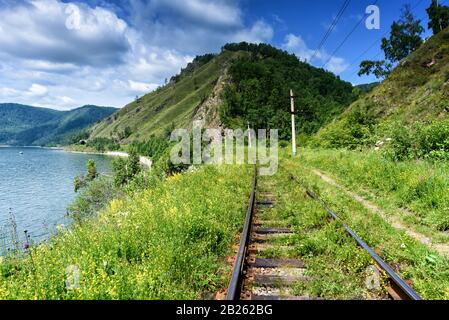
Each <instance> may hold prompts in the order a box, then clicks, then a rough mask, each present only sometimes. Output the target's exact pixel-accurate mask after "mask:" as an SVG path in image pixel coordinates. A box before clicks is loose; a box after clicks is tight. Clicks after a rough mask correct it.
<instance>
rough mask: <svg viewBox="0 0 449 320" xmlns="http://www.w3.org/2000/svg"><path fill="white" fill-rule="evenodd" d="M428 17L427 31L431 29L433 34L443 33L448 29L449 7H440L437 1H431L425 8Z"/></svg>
mask: <svg viewBox="0 0 449 320" xmlns="http://www.w3.org/2000/svg"><path fill="white" fill-rule="evenodd" d="M427 14H428V15H429V24H428V27H429V29H432V31H433V34H437V33H438V32H441V31H443V30H444V29H446V28H447V27H449V7H448V6H442V5H440V4H439V3H438V0H432V4H431V5H430V7H429V8H427Z"/></svg>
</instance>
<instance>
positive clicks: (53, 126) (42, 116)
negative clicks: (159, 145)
mask: <svg viewBox="0 0 449 320" xmlns="http://www.w3.org/2000/svg"><path fill="white" fill-rule="evenodd" d="M115 111H117V109H115V108H110V107H98V106H92V105H87V106H84V107H81V108H77V109H73V110H70V111H57V110H53V109H46V108H37V107H32V106H27V105H21V104H14V103H3V104H0V144H10V145H42V146H43V145H57V144H66V143H70V141H69V139H70V136H71V135H72V134H75V133H77V132H79V131H80V130H83V129H85V128H87V127H89V126H91V125H92V124H94V123H95V122H97V121H99V120H102V119H103V118H105V117H107V116H109V115H110V114H112V113H114V112H115Z"/></svg>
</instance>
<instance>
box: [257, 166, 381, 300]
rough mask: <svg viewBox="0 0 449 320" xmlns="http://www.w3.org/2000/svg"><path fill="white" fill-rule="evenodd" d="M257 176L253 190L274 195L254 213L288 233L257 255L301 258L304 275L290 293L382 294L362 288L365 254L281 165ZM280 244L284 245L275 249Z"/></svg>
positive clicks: (370, 296)
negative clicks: (289, 230) (272, 203)
mask: <svg viewBox="0 0 449 320" xmlns="http://www.w3.org/2000/svg"><path fill="white" fill-rule="evenodd" d="M302 176H303V174H302ZM259 180H260V182H259V186H258V192H269V193H273V194H275V197H276V206H275V207H274V208H273V209H263V210H259V211H258V214H257V218H258V219H259V220H263V221H279V222H280V223H282V225H279V224H278V225H276V227H291V228H292V229H293V231H294V234H292V235H286V236H279V237H273V238H271V239H270V240H269V241H268V242H267V243H266V245H272V246H273V249H269V250H264V251H263V252H261V253H258V255H261V257H265V258H289V259H300V260H302V261H304V264H305V267H306V270H305V276H306V277H308V278H309V279H308V280H305V281H300V282H298V283H297V284H295V285H294V287H293V288H292V293H293V294H294V295H296V296H305V297H310V298H323V299H342V300H351V299H380V298H382V297H383V296H385V292H384V290H383V288H377V289H376V290H373V291H369V290H368V289H367V288H366V285H365V281H366V279H367V277H368V276H369V275H370V274H369V273H367V268H368V267H369V266H370V265H372V264H373V262H372V261H371V259H370V257H369V255H368V254H367V253H366V252H364V251H363V250H362V249H361V248H359V247H357V245H356V242H355V241H354V240H352V238H350V237H349V236H348V235H347V234H346V233H345V231H344V229H343V228H342V226H341V225H340V224H339V223H338V222H335V221H332V220H331V219H330V218H329V215H328V214H327V212H326V211H325V210H323V208H322V207H321V206H320V205H319V204H318V203H316V202H314V201H313V200H312V199H310V198H308V197H306V196H305V192H304V190H302V189H301V188H300V187H299V185H298V184H296V182H295V181H293V180H292V179H290V176H289V173H288V172H287V171H286V170H284V169H283V168H281V169H280V171H279V172H278V173H277V174H276V175H275V176H273V177H260V179H259ZM264 227H273V224H272V223H271V222H270V224H269V225H268V224H267V225H264ZM287 246H288V247H287ZM276 247H278V248H276ZM285 247H287V248H290V249H289V250H288V251H286V250H285V249H279V248H285Z"/></svg>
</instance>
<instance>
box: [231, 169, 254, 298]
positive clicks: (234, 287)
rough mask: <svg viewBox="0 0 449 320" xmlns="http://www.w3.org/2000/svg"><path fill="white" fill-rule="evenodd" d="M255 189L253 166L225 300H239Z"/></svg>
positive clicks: (249, 235)
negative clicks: (241, 230)
mask: <svg viewBox="0 0 449 320" xmlns="http://www.w3.org/2000/svg"><path fill="white" fill-rule="evenodd" d="M256 189H257V167H256V166H254V177H253V182H252V191H251V195H250V197H249V204H248V210H247V212H246V219H245V225H244V227H243V232H242V236H241V238H240V246H239V250H238V252H237V257H236V261H235V263H234V268H233V270H232V277H231V282H230V283H229V287H228V292H227V294H226V300H229V301H234V300H240V293H241V291H242V280H243V268H244V266H245V259H246V257H247V253H248V244H249V240H250V237H251V227H252V220H253V214H254V206H255V203H256Z"/></svg>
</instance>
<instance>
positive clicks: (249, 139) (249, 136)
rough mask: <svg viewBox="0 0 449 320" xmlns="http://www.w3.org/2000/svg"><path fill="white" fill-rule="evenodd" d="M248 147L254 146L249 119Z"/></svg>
mask: <svg viewBox="0 0 449 320" xmlns="http://www.w3.org/2000/svg"><path fill="white" fill-rule="evenodd" d="M248 147H250V148H252V147H253V146H252V143H251V130H250V128H249V121H248Z"/></svg>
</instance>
